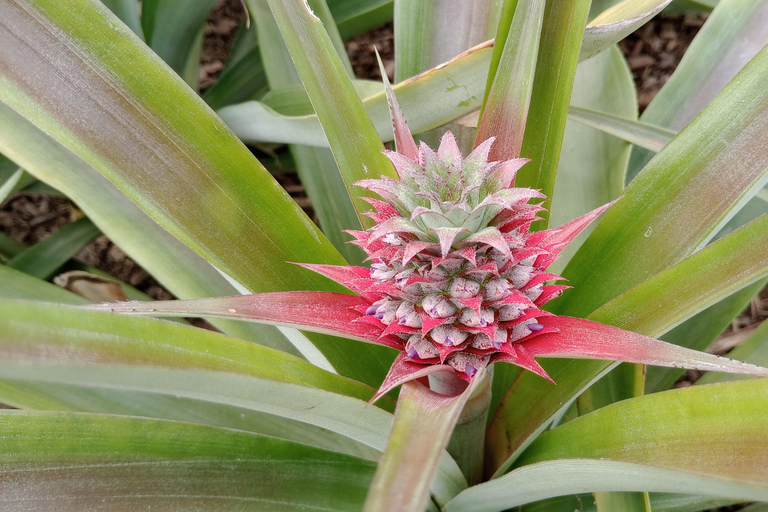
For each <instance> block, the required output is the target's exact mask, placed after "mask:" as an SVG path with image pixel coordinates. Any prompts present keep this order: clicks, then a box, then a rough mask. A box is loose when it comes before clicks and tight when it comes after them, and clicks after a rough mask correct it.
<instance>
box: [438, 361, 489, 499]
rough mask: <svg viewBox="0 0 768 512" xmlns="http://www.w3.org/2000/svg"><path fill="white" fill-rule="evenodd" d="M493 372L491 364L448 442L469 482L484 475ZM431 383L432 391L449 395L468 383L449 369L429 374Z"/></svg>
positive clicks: (472, 483)
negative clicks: (486, 433)
mask: <svg viewBox="0 0 768 512" xmlns="http://www.w3.org/2000/svg"><path fill="white" fill-rule="evenodd" d="M492 375H493V373H492V371H491V368H488V369H487V370H486V371H485V372H483V376H482V377H481V379H482V381H481V382H480V383H479V384H478V386H477V388H476V389H475V391H474V392H473V393H472V395H471V396H470V397H469V400H467V403H466V405H465V406H464V409H463V410H462V411H461V415H460V416H459V421H458V422H457V423H456V427H455V428H454V430H453V435H452V436H451V440H450V442H449V443H448V448H447V450H448V453H450V454H451V456H453V458H454V460H455V461H456V463H457V464H458V465H459V467H460V468H461V471H462V472H463V473H464V476H465V477H466V478H467V482H468V483H469V485H474V484H477V483H480V482H481V481H482V478H483V453H484V445H485V426H486V419H487V416H488V408H489V407H490V405H491V377H492ZM429 384H430V388H431V389H432V391H434V392H436V393H441V394H446V395H450V394H456V392H457V389H460V386H462V385H466V383H465V382H464V381H463V380H461V379H460V378H459V377H458V376H456V374H454V373H450V372H439V373H436V374H432V375H430V376H429Z"/></svg>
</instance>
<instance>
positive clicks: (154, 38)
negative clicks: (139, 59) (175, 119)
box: [141, 0, 216, 89]
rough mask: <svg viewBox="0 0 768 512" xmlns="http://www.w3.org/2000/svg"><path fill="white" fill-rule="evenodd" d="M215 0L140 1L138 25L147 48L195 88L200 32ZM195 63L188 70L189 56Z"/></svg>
mask: <svg viewBox="0 0 768 512" xmlns="http://www.w3.org/2000/svg"><path fill="white" fill-rule="evenodd" d="M214 5H216V0H192V1H188V2H177V1H175V0H143V1H142V3H141V26H142V29H143V32H144V37H145V39H146V42H147V44H148V45H149V47H150V48H152V50H153V51H154V52H155V53H156V54H157V55H158V56H160V58H161V59H163V60H164V61H165V63H166V64H168V65H169V66H170V67H171V69H173V70H174V71H175V72H176V73H177V74H178V75H179V76H181V77H183V78H184V77H186V78H187V83H188V84H189V85H190V86H191V87H192V88H194V89H197V76H198V74H197V71H198V70H199V68H200V59H199V55H200V54H199V51H200V48H201V47H202V42H203V41H202V37H201V36H202V31H203V28H204V27H205V22H206V20H207V19H208V14H209V13H210V12H211V9H213V6H214ZM195 53H197V56H198V59H197V62H196V63H195V64H194V65H193V66H192V69H191V70H190V69H189V68H188V66H189V64H190V61H191V60H192V59H191V57H192V56H193V55H194V54H195Z"/></svg>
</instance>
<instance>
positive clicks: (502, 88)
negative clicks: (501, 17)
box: [475, 0, 545, 160]
mask: <svg viewBox="0 0 768 512" xmlns="http://www.w3.org/2000/svg"><path fill="white" fill-rule="evenodd" d="M544 6H545V2H544V1H543V0H521V1H520V2H518V3H517V6H516V9H515V15H514V17H513V18H512V23H511V24H510V25H509V33H508V34H507V37H506V38H505V41H504V48H503V50H502V53H501V57H500V59H499V62H498V66H497V69H496V72H495V73H494V74H493V76H490V75H489V83H488V85H486V90H487V91H488V95H487V98H486V100H485V101H484V102H483V108H482V109H481V114H480V124H479V126H478V128H477V139H476V141H475V146H477V145H479V144H481V143H482V142H484V141H486V140H487V139H489V138H491V137H496V140H495V142H494V144H493V146H492V147H491V152H490V157H491V159H492V160H509V159H511V158H518V157H519V156H520V147H521V146H522V144H523V134H524V132H525V121H526V118H527V117H528V108H529V105H530V103H531V92H532V90H533V87H534V84H533V77H534V72H535V71H536V59H537V56H538V53H539V38H540V36H541V28H542V23H543V20H544Z"/></svg>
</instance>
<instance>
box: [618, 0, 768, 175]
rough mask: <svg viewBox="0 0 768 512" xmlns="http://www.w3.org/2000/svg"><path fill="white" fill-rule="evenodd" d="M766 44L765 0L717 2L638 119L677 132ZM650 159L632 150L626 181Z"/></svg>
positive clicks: (767, 13)
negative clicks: (669, 76) (672, 71)
mask: <svg viewBox="0 0 768 512" xmlns="http://www.w3.org/2000/svg"><path fill="white" fill-rule="evenodd" d="M675 3H677V2H675ZM673 5H674V4H673ZM766 44H768V1H766V0H721V1H720V2H718V5H717V8H715V10H714V11H713V12H712V14H711V15H710V16H709V18H707V22H706V23H705V24H704V27H702V29H701V31H699V33H698V34H697V35H696V37H695V38H694V40H693V43H691V46H690V48H688V50H690V51H686V53H685V55H684V56H683V59H682V61H680V64H679V65H678V67H677V68H676V69H675V72H674V74H673V75H672V77H671V78H670V79H669V80H668V81H667V83H666V84H664V87H662V88H661V90H660V91H659V93H658V94H657V95H656V96H655V97H654V98H653V101H652V102H651V104H650V105H648V108H646V109H645V112H643V115H642V116H641V120H642V121H643V122H645V123H648V124H651V125H654V126H659V127H663V128H668V129H671V130H681V129H682V128H683V127H685V125H686V124H688V123H689V122H690V121H691V120H692V119H693V118H694V117H695V116H696V115H697V114H698V113H699V112H700V111H701V110H702V109H703V108H704V107H705V106H706V105H707V104H708V103H709V102H710V101H712V99H713V98H714V97H715V95H716V94H717V93H718V92H719V91H720V90H721V89H722V88H723V87H724V86H725V85H726V84H727V83H728V82H729V81H730V80H731V79H732V78H733V77H734V76H736V73H737V72H738V71H739V70H740V69H742V68H743V67H744V65H745V64H747V62H749V61H750V60H751V59H752V58H753V57H754V56H755V55H756V54H757V53H758V51H760V49H762V48H763V47H764V46H765V45H766ZM652 156H653V155H652V154H650V153H648V152H647V151H642V150H640V148H636V149H635V150H633V151H632V159H631V161H630V166H629V172H628V174H627V181H629V180H631V179H633V178H634V177H635V176H636V175H637V173H638V172H640V170H641V169H642V168H643V167H644V166H645V164H646V163H647V162H648V161H649V160H650V159H651V157H652Z"/></svg>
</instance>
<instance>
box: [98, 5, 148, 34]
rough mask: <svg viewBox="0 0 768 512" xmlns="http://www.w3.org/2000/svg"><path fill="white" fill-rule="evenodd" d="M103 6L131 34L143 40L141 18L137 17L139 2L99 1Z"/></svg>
mask: <svg viewBox="0 0 768 512" xmlns="http://www.w3.org/2000/svg"><path fill="white" fill-rule="evenodd" d="M101 1H102V3H103V4H104V5H106V6H107V7H109V10H110V11H112V12H113V13H114V14H115V16H117V17H118V18H120V21H122V22H123V23H125V25H126V26H127V27H128V28H130V29H131V30H133V32H134V33H135V34H136V35H137V36H139V37H140V38H141V39H144V30H142V28H141V18H140V16H139V2H137V1H136V0H101Z"/></svg>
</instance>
